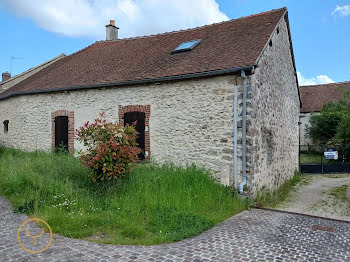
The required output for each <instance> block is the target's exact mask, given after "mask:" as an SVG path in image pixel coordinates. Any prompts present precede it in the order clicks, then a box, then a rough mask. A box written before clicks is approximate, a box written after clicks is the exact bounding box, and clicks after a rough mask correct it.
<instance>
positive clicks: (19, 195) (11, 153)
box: [0, 147, 246, 245]
mask: <svg viewBox="0 0 350 262" xmlns="http://www.w3.org/2000/svg"><path fill="white" fill-rule="evenodd" d="M0 195H2V196H5V197H6V198H8V199H9V200H10V201H11V202H12V204H13V206H14V208H15V211H16V212H20V213H26V214H28V215H29V216H31V217H38V218H42V219H44V220H45V221H47V222H48V223H49V225H50V226H51V228H52V230H53V231H54V232H56V233H59V234H62V235H64V236H67V237H73V238H81V239H88V240H93V241H97V242H101V243H111V244H133V245H152V244H160V243H169V242H174V241H179V240H182V239H185V238H189V237H192V236H196V235H198V234H200V233H201V232H203V231H205V230H207V229H209V228H211V227H213V226H214V225H215V224H217V223H219V222H221V221H223V220H225V219H227V218H229V217H230V216H232V215H234V214H237V213H238V212H240V211H242V210H244V209H245V208H246V203H244V202H243V201H241V200H239V199H238V198H237V197H235V196H234V194H233V191H232V190H231V189H229V188H227V187H224V186H222V185H219V184H217V183H216V182H215V181H214V180H213V179H212V178H211V177H210V175H209V173H208V172H206V171H204V170H202V169H199V168H196V167H188V168H180V167H175V166H171V165H164V166H160V165H157V164H150V163H149V164H138V165H137V166H135V168H134V169H133V170H132V171H131V172H130V175H129V178H128V179H124V180H122V181H119V182H118V183H93V182H92V181H91V179H90V173H89V170H88V169H87V168H85V167H83V166H82V165H81V163H80V161H79V160H78V159H76V158H74V157H72V156H70V155H66V154H51V153H44V152H32V153H28V152H22V151H19V150H14V149H7V148H3V147H0Z"/></svg>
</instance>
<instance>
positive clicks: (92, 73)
mask: <svg viewBox="0 0 350 262" xmlns="http://www.w3.org/2000/svg"><path fill="white" fill-rule="evenodd" d="M285 12H286V8H282V9H277V10H272V11H269V12H264V13H260V14H257V15H251V16H247V17H243V18H240V19H235V20H230V21H227V22H222V23H217V24H213V25H207V26H203V27H197V28H193V29H188V30H182V31H176V32H170V33H164V34H158V35H151V36H144V37H136V38H128V39H118V40H114V41H99V42H96V43H94V44H92V45H90V46H88V47H87V48H85V49H82V50H80V51H78V52H76V53H74V54H72V55H70V56H67V57H66V58H63V59H61V60H60V61H58V62H56V63H55V64H53V65H51V66H49V67H47V68H45V69H44V70H42V71H40V72H39V73H37V74H35V75H34V76H32V77H30V78H28V79H26V80H25V81H23V82H21V83H19V84H18V85H16V86H14V87H12V88H11V89H9V90H7V91H5V92H4V93H2V95H8V94H11V93H17V92H31V91H34V92H36V91H39V90H48V89H49V90H52V89H57V88H61V89H62V88H68V87H76V86H88V85H97V84H108V83H118V82H125V81H135V80H141V79H154V78H162V77H171V76H180V75H187V74H195V73H200V72H208V71H214V70H221V69H229V68H238V67H244V66H252V65H255V64H256V63H257V60H258V58H259V56H260V54H261V53H262V51H263V50H264V48H265V46H266V44H267V42H268V40H269V38H270V36H271V34H272V33H273V31H274V29H275V28H276V25H277V23H278V22H279V21H280V19H281V18H282V16H283V14H284V13H285ZM195 39H202V41H201V43H200V44H199V45H198V46H197V47H196V48H195V49H194V50H192V51H190V52H186V53H178V54H171V51H172V50H173V49H174V48H176V47H177V46H178V45H179V44H180V43H182V42H185V41H191V40H195ZM0 98H1V97H0Z"/></svg>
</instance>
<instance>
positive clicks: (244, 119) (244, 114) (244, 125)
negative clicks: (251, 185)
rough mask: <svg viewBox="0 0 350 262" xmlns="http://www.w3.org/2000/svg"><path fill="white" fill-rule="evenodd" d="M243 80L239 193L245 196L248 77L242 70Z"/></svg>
mask: <svg viewBox="0 0 350 262" xmlns="http://www.w3.org/2000/svg"><path fill="white" fill-rule="evenodd" d="M241 77H242V79H243V105H242V107H243V108H242V180H243V181H242V183H241V184H240V185H239V192H240V193H241V194H243V191H244V190H243V189H244V186H245V185H246V184H247V165H246V163H247V137H246V134H247V76H246V74H245V71H244V70H241Z"/></svg>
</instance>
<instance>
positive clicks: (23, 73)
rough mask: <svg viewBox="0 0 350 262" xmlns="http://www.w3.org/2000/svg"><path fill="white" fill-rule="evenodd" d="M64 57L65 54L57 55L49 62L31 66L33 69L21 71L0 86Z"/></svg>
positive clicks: (0, 83)
mask: <svg viewBox="0 0 350 262" xmlns="http://www.w3.org/2000/svg"><path fill="white" fill-rule="evenodd" d="M64 57H67V55H66V54H65V53H62V54H59V55H58V56H55V57H54V58H51V59H50V60H47V61H45V62H43V63H41V64H39V65H36V66H33V67H31V68H29V69H27V70H26V71H23V72H22V73H20V74H18V75H14V76H13V77H11V78H9V79H7V80H5V81H2V82H0V85H2V84H5V83H8V82H11V81H12V80H14V79H16V78H18V77H21V76H23V75H25V74H28V73H30V72H32V71H33V70H35V69H38V68H40V67H42V66H44V65H46V64H49V63H51V62H53V61H55V60H59V59H62V58H64Z"/></svg>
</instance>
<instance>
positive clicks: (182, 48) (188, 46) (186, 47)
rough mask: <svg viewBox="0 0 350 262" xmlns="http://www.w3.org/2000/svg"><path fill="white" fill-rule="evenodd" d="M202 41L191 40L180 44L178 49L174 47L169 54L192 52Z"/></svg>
mask: <svg viewBox="0 0 350 262" xmlns="http://www.w3.org/2000/svg"><path fill="white" fill-rule="evenodd" d="M201 41H202V39H198V40H192V41H188V42H183V43H181V44H180V45H179V46H178V47H176V48H175V49H174V50H173V51H172V52H171V53H172V54H174V53H182V52H187V51H191V50H193V49H194V48H195V47H196V46H197V45H199V44H200V42H201Z"/></svg>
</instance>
